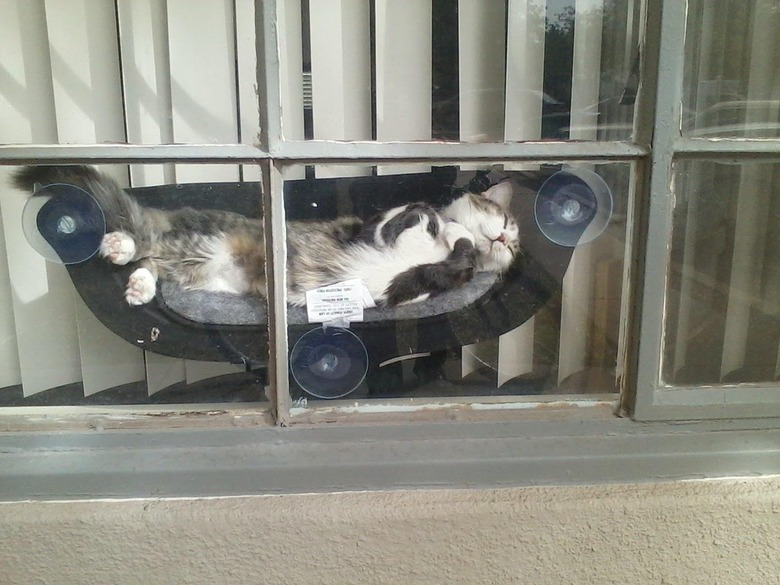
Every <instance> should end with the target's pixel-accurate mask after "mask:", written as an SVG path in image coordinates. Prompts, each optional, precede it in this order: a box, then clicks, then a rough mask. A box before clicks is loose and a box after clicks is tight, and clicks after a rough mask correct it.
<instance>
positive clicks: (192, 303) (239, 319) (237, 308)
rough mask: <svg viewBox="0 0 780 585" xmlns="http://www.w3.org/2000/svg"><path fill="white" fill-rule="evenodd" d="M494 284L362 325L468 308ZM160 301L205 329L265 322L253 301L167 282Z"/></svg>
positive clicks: (295, 315) (298, 311)
mask: <svg viewBox="0 0 780 585" xmlns="http://www.w3.org/2000/svg"><path fill="white" fill-rule="evenodd" d="M495 282H496V275H495V274H493V273H489V272H481V273H478V274H476V275H475V276H474V278H473V279H472V280H471V282H469V283H468V284H466V285H464V286H462V287H460V288H458V289H455V290H452V291H449V292H446V293H444V294H441V295H438V296H436V297H434V298H432V299H428V300H426V301H421V302H419V303H411V304H408V305H402V306H400V307H377V308H375V309H366V310H365V312H364V314H363V321H383V320H388V319H421V318H423V317H431V316H433V315H441V314H443V313H449V312H451V311H454V310H457V309H461V308H463V307H466V306H468V305H470V304H472V303H473V302H474V301H476V300H477V299H478V298H480V297H481V296H482V295H484V294H485V293H486V292H487V291H488V290H490V287H492V286H493V284H495ZM159 296H160V300H161V301H162V302H164V303H165V305H166V306H167V307H168V308H169V309H170V310H171V311H173V312H174V313H177V314H178V315H180V316H182V317H184V318H185V319H189V320H190V321H195V322H197V323H203V324H208V325H264V324H265V323H267V322H268V312H267V310H266V305H265V301H263V300H261V299H258V298H256V297H250V296H236V295H231V294H227V293H213V292H204V291H194V290H184V289H182V288H180V287H178V286H177V285H175V284H173V283H170V282H163V283H162V286H161V287H160V295H159ZM287 320H288V322H289V323H290V325H302V324H305V323H307V322H308V321H307V319H306V308H305V307H288V310H287Z"/></svg>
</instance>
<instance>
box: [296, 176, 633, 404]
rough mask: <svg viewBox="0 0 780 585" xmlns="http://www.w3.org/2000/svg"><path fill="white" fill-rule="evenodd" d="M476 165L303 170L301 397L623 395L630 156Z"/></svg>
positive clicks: (299, 201)
mask: <svg viewBox="0 0 780 585" xmlns="http://www.w3.org/2000/svg"><path fill="white" fill-rule="evenodd" d="M468 169H474V165H473V164H472V165H461V166H460V167H458V166H443V167H432V168H430V167H429V168H428V169H424V170H418V171H416V172H409V170H408V169H407V168H406V166H404V165H386V166H382V167H381V169H380V170H381V174H373V173H370V171H369V172H365V173H364V174H362V175H358V174H356V169H355V168H354V167H350V166H336V165H330V166H327V167H325V168H322V169H321V168H320V167H319V166H316V167H315V168H314V169H312V170H313V171H314V173H313V174H311V175H310V177H309V178H301V177H302V174H301V173H300V172H298V171H299V170H300V169H290V171H289V174H288V176H287V178H286V180H285V185H284V195H285V209H286V214H287V220H288V225H287V230H288V258H287V267H288V274H287V283H288V298H289V300H290V305H289V307H288V323H289V344H290V349H291V359H290V366H291V376H290V383H291V388H292V393H293V398H294V399H298V398H307V399H311V398H312V397H319V398H337V397H344V396H346V397H348V398H350V399H352V398H388V397H414V396H421V397H422V396H490V395H540V394H571V393H604V392H615V391H617V389H618V382H617V380H618V377H619V375H620V373H621V372H620V370H621V367H620V363H619V358H618V356H619V355H620V351H619V348H618V345H619V337H620V326H621V319H622V318H624V317H625V314H624V313H625V307H624V306H623V297H624V294H623V293H624V291H623V286H624V268H625V264H624V254H625V252H626V220H627V206H628V195H627V194H628V185H629V174H630V165H628V164H623V163H609V164H598V165H583V166H579V167H566V168H562V167H560V166H559V165H558V166H556V165H549V166H547V165H541V166H540V165H538V164H537V165H536V166H535V167H533V168H532V167H531V166H530V165H528V164H526V165H525V166H524V169H523V170H513V168H512V167H510V166H508V165H503V166H502V165H493V166H490V165H485V166H483V168H481V169H479V170H468ZM321 171H322V172H321ZM467 191H468V192H471V193H474V194H473V195H469V194H467ZM485 198H488V199H490V200H491V201H495V202H496V205H495V208H497V209H498V211H497V212H496V213H495V216H493V215H492V214H493V213H494V211H495V208H494V207H493V205H492V203H491V204H486V203H484V201H485ZM464 202H466V203H464ZM462 204H463V205H466V206H467V207H466V208H461V207H459V206H460V205H462ZM482 206H484V207H485V208H486V209H483V208H482ZM487 208H490V209H487ZM464 209H465V210H464ZM504 209H505V211H504ZM494 217H495V218H497V219H498V225H497V226H496V225H495V224H494V223H493V219H494ZM439 221H441V223H439ZM335 226H338V227H335ZM494 228H495V229H494ZM463 231H465V232H466V233H465V234H464V233H463ZM451 236H453V237H452V238H451V239H450V237H451ZM472 238H473V240H474V242H473V244H472V243H470V239H472ZM515 239H517V241H518V242H519V245H518V247H517V248H513V249H512V251H511V252H510V251H508V249H509V248H510V247H511V246H512V245H513V242H515ZM365 258H369V259H370V260H369V261H367V262H366V261H365ZM502 259H503V260H502ZM504 261H505V263H503V262H504ZM461 277H462V278H461ZM303 282H306V283H307V284H305V285H304V284H302V283H303ZM363 285H364V286H365V289H367V292H368V296H369V298H368V300H366V294H365V293H366V290H364V289H363V288H362V286H363ZM372 301H373V303H374V304H376V307H372V306H371V302H372ZM313 332H314V333H313ZM366 356H367V358H368V361H367V362H366Z"/></svg>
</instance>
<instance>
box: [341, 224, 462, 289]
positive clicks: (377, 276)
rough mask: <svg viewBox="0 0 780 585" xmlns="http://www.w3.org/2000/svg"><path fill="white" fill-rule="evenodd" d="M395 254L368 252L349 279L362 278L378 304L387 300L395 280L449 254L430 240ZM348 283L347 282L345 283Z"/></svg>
mask: <svg viewBox="0 0 780 585" xmlns="http://www.w3.org/2000/svg"><path fill="white" fill-rule="evenodd" d="M411 244H412V243H411V242H410V245H409V246H404V247H403V248H401V249H394V250H367V251H365V252H364V253H363V254H361V255H359V256H358V257H357V258H355V262H354V265H353V267H352V270H350V274H349V276H348V278H360V279H361V280H362V281H363V283H364V284H365V285H366V288H368V291H369V292H370V293H371V296H372V297H373V299H374V300H376V301H383V300H385V298H386V295H385V292H386V291H387V287H388V286H389V285H390V283H391V282H392V281H393V279H394V278H395V277H396V276H398V275H399V274H401V273H403V272H406V271H407V270H409V269H410V268H412V267H413V266H418V265H420V264H432V263H436V262H441V261H443V260H445V259H446V258H447V256H448V255H449V250H448V249H447V247H446V246H445V245H443V244H440V243H439V242H435V243H433V242H431V240H430V239H428V240H427V241H425V242H420V243H419V244H420V245H419V246H418V247H415V246H414V245H411ZM345 280H346V279H345Z"/></svg>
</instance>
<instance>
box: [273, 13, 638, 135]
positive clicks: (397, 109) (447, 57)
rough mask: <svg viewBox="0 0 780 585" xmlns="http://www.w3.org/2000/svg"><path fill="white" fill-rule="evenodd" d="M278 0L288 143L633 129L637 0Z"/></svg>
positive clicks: (626, 132) (616, 132)
mask: <svg viewBox="0 0 780 585" xmlns="http://www.w3.org/2000/svg"><path fill="white" fill-rule="evenodd" d="M279 4H280V14H279V20H280V28H281V29H282V30H284V31H286V35H287V36H286V39H285V40H286V42H283V43H282V44H281V55H280V65H281V70H282V86H283V95H282V102H283V103H282V105H283V110H284V111H285V116H284V117H283V118H284V119H283V125H284V128H283V132H284V135H285V137H286V138H288V139H304V138H307V139H309V138H316V139H325V140H372V139H373V140H380V141H396V140H430V139H435V140H452V141H463V142H501V141H504V140H507V141H519V140H539V139H577V140H597V139H598V140H625V139H628V138H629V137H630V136H631V133H632V121H633V105H634V98H635V95H636V90H637V83H638V71H639V61H638V45H639V38H638V34H639V32H638V31H639V18H638V14H639V12H638V10H639V3H638V2H633V1H631V0H578V1H577V2H576V3H575V2H574V1H572V0H549V1H546V2H545V1H541V0H512V1H510V2H484V1H481V0H460V1H458V0H429V1H420V2H405V3H402V2H393V1H392V0H376V2H373V3H370V2H361V1H357V2H342V3H340V4H339V6H338V8H334V7H333V6H332V3H331V2H328V1H327V0H307V1H305V2H303V3H302V5H301V3H300V2H299V1H298V0H283V1H282V2H280V3H279ZM301 30H303V36H302V42H298V40H297V39H296V38H294V35H296V34H299V32H298V31H301ZM301 63H303V66H301ZM301 79H303V83H301ZM301 108H302V109H303V116H300V115H299V114H298V112H300V110H301Z"/></svg>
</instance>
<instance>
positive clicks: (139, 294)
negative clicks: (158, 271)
mask: <svg viewBox="0 0 780 585" xmlns="http://www.w3.org/2000/svg"><path fill="white" fill-rule="evenodd" d="M156 288H157V286H156V282H155V280H154V276H152V273H151V272H149V270H148V269H147V268H139V269H138V270H135V271H134V272H133V273H132V274H131V275H130V278H128V279H127V288H126V289H125V300H126V301H127V304H128V305H136V306H137V305H145V304H146V303H148V302H149V301H151V300H152V299H153V298H154V293H155V292H156Z"/></svg>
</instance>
